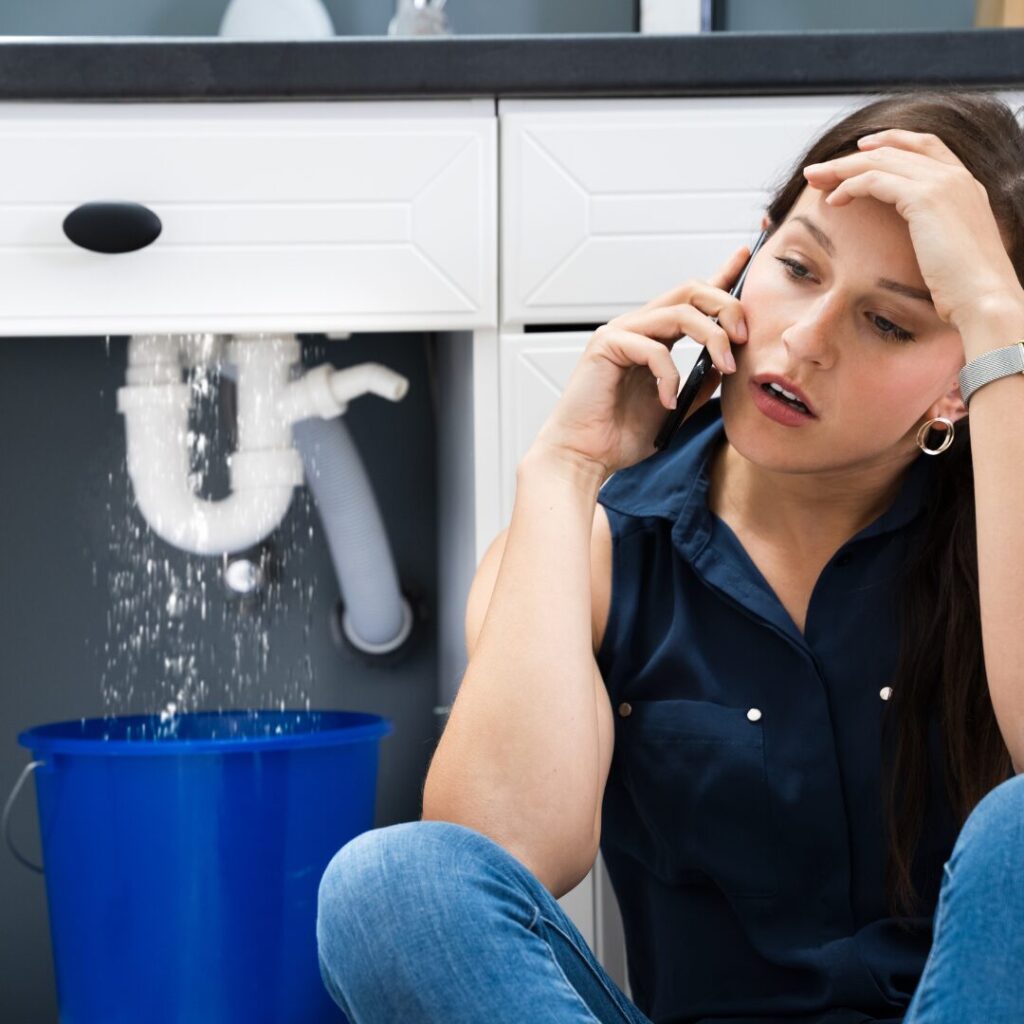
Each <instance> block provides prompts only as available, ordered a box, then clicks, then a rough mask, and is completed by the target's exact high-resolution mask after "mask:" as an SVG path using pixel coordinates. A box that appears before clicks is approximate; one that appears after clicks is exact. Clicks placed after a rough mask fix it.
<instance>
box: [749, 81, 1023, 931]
mask: <svg viewBox="0 0 1024 1024" xmlns="http://www.w3.org/2000/svg"><path fill="white" fill-rule="evenodd" d="M884 128H904V129H909V130H910V131H915V132H927V133H931V134H933V135H936V136H938V138H940V139H941V140H942V141H943V142H944V143H945V144H946V145H947V146H948V147H949V148H950V149H951V150H952V151H953V152H954V153H955V154H956V156H957V157H958V158H959V159H960V161H961V162H962V163H963V164H964V166H965V167H966V168H967V169H968V170H969V171H970V172H971V174H972V175H973V176H974V177H975V178H976V179H977V180H978V181H979V182H981V184H982V185H983V186H984V188H985V190H986V191H987V193H988V198H989V203H990V205H991V207H992V211H993V213H994V215H995V219H996V222H997V223H998V225H999V228H1000V231H1001V233H1002V236H1003V240H1004V244H1005V245H1006V246H1007V251H1008V253H1009V256H1010V259H1011V261H1012V263H1013V266H1014V269H1015V270H1016V272H1017V277H1018V279H1019V280H1021V281H1022V282H1024V130H1022V128H1021V125H1020V123H1019V122H1018V120H1017V117H1016V115H1015V113H1014V112H1013V111H1012V110H1011V109H1010V108H1009V107H1008V106H1007V105H1006V104H1005V103H1004V102H1003V101H1002V100H1001V99H999V98H998V97H997V96H995V95H992V94H989V93H982V92H975V93H971V92H964V91H955V90H954V91H949V90H942V91H934V92H921V91H910V92H905V93H899V94H893V95H888V96H881V97H879V98H876V99H875V100H874V101H873V102H871V103H868V104H867V105H866V106H863V107H860V108H859V109H857V110H855V111H854V112H853V113H851V114H850V115H848V116H847V117H844V118H843V119H842V120H840V121H838V122H837V123H835V124H833V125H831V126H830V127H828V128H827V129H826V130H825V132H824V133H823V134H821V135H820V136H819V137H818V138H817V139H816V140H815V141H814V142H813V143H812V144H811V145H810V147H809V148H808V149H807V151H806V152H805V153H804V154H803V156H802V157H801V158H800V160H799V161H798V162H797V164H796V165H795V166H794V168H793V169H792V171H791V172H790V173H788V174H787V176H786V177H785V179H784V180H783V182H782V184H781V185H780V186H779V187H778V188H776V189H775V190H774V192H773V194H772V197H771V199H770V202H769V204H768V207H767V213H768V216H769V219H770V221H771V225H770V227H769V230H770V231H774V230H775V229H776V228H777V227H778V226H779V225H780V224H781V223H782V222H783V220H784V219H785V218H786V216H787V215H788V213H789V212H790V210H791V209H792V207H793V205H794V203H795V202H796V200H797V197H798V196H799V195H800V193H801V192H802V191H803V188H804V187H805V185H806V179H805V178H804V176H803V168H804V166H805V165H807V164H810V163H821V162H823V161H825V160H831V159H833V158H834V157H837V156H842V155H844V154H847V153H855V152H858V147H857V139H858V138H860V137H861V136H862V135H868V134H871V133H872V132H877V131H881V130H882V129H884ZM940 434H941V431H940ZM940 440H941V437H936V436H934V435H932V436H931V438H930V440H929V442H928V443H929V445H930V446H931V447H935V446H936V445H937V444H938V442H939V441H940ZM921 457H922V458H926V457H927V456H921ZM934 462H935V467H934V469H935V472H934V474H933V475H932V477H931V479H932V481H933V484H934V490H933V491H932V492H931V494H930V497H929V507H928V510H927V513H926V520H925V523H924V525H923V526H922V527H921V528H920V530H919V532H918V535H917V537H916V542H915V543H914V544H913V545H912V547H911V549H910V552H909V553H908V558H907V561H906V563H905V565H904V568H903V575H902V578H901V582H900V584H899V586H900V614H901V619H900V628H901V636H900V641H901V643H900V654H899V660H898V662H897V667H896V670H895V674H894V678H893V695H892V699H890V701H889V702H888V705H887V706H886V708H885V727H886V730H887V735H891V734H889V733H888V730H891V729H893V728H895V729H896V741H895V754H894V757H893V759H892V764H891V765H890V769H889V771H888V773H887V774H888V785H887V786H886V791H885V794H884V799H885V804H886V824H887V829H888V833H889V853H888V858H887V864H886V875H885V879H886V883H885V884H886V897H887V900H888V903H889V907H890V910H891V912H892V913H893V915H894V916H897V917H898V916H900V914H903V913H905V914H913V913H915V912H918V910H919V902H920V896H919V894H918V892H917V890H916V889H915V885H914V882H913V879H912V867H913V864H914V855H915V851H916V848H917V845H918V842H919V840H920V837H921V829H922V825H923V821H924V811H925V806H926V804H927V802H928V799H929V777H930V772H929V759H928V733H929V725H930V722H931V721H932V720H934V721H935V722H936V724H937V725H938V727H939V729H940V730H941V733H942V738H943V745H942V749H943V753H944V779H945V788H946V795H947V797H948V799H949V802H950V805H951V806H952V809H953V812H954V815H955V816H956V818H957V826H958V827H961V826H962V825H963V823H964V821H965V820H966V818H967V816H968V814H969V813H970V811H971V810H972V808H973V807H974V806H975V804H977V803H978V801H979V800H981V798H982V797H983V796H984V795H985V794H986V793H987V792H988V791H989V790H990V789H992V788H993V787H994V786H996V785H998V784H999V783H1000V782H1003V781H1005V780H1006V779H1007V778H1008V777H1009V776H1010V775H1011V774H1012V763H1011V760H1010V755H1009V752H1008V750H1007V748H1006V745H1005V743H1004V741H1003V738H1002V734H1001V733H1000V731H999V727H998V724H997V722H996V718H995V713H994V711H993V709H992V703H991V700H990V698H989V693H988V680H987V678H986V675H985V660H984V656H983V652H982V645H981V614H980V608H979V599H978V556H977V539H976V536H975V507H974V477H973V468H972V463H971V436H970V429H969V424H968V422H967V417H963V418H961V419H960V420H959V422H957V424H956V431H955V438H954V440H953V444H952V446H951V447H950V448H948V449H947V450H946V451H945V452H943V453H942V455H939V456H936V457H935V459H934ZM929 468H932V467H929ZM901 782H902V785H900V783H901Z"/></svg>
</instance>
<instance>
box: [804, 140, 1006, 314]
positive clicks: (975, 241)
mask: <svg viewBox="0 0 1024 1024" xmlns="http://www.w3.org/2000/svg"><path fill="white" fill-rule="evenodd" d="M857 145H858V146H859V147H860V152H859V153H851V154H849V155H848V156H841V157H836V158H835V159H834V160H826V161H825V162H824V163H820V164H808V165H807V166H806V167H805V168H804V176H805V177H806V179H807V183H808V185H810V186H811V187H812V188H817V189H821V190H823V191H825V192H831V194H830V195H828V196H827V197H826V199H825V202H826V203H828V204H829V205H830V206H837V207H838V206H845V205H846V204H847V203H849V202H851V201H852V200H854V199H856V198H858V197H860V196H871V197H873V198H875V199H878V200H880V201H881V202H884V203H892V205H893V206H895V207H896V210H897V212H898V213H899V214H900V216H902V217H903V219H904V220H906V222H907V224H908V225H909V227H910V240H911V242H912V244H913V246H914V252H915V254H916V256H917V263H918V266H919V267H920V270H921V276H922V277H923V278H924V281H925V284H926V286H927V287H928V289H929V291H930V292H931V295H932V302H933V303H934V304H935V312H936V313H937V314H938V315H939V317H940V318H941V319H942V320H943V321H945V322H946V323H949V324H952V325H953V326H954V327H956V328H957V329H961V328H962V326H963V325H964V324H966V323H968V322H970V320H971V319H972V318H973V317H974V316H975V314H977V313H983V312H984V311H986V310H987V309H991V308H993V306H995V307H1000V306H1001V305H1006V304H1016V305H1017V306H1018V307H1021V306H1024V289H1022V288H1021V285H1020V282H1019V281H1018V280H1017V275H1016V273H1015V271H1014V269H1013V264H1012V263H1011V262H1010V257H1009V256H1008V255H1007V253H1006V249H1005V248H1004V246H1003V240H1002V238H1001V237H1000V233H999V226H998V225H997V223H996V220H995V216H994V215H993V213H992V207H991V206H990V205H989V201H988V193H987V192H986V191H985V189H984V187H983V186H982V185H981V183H980V182H979V181H978V180H977V179H976V178H975V177H974V175H972V174H971V172H970V171H968V170H967V168H966V167H965V166H964V165H963V164H962V163H961V162H960V160H959V159H958V158H957V156H956V155H955V154H954V153H953V152H952V151H951V150H950V149H949V148H948V147H947V146H946V144H945V143H944V142H943V141H942V140H941V139H940V138H938V137H937V136H935V135H931V134H926V133H923V132H912V131H906V130H904V129H902V128H889V129H887V130H885V131H881V132H877V133H875V134H874V135H865V136H863V137H862V138H861V139H860V140H858V143H857Z"/></svg>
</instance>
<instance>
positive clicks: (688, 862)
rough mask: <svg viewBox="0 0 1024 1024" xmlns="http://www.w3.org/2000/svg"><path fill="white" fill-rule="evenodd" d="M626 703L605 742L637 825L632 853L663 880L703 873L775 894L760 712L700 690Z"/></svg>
mask: <svg viewBox="0 0 1024 1024" xmlns="http://www.w3.org/2000/svg"><path fill="white" fill-rule="evenodd" d="M620 707H621V706H620ZM629 707H630V709H631V710H630V712H629V714H628V715H627V716H625V717H620V718H619V719H618V723H617V724H618V729H617V732H616V738H615V749H616V753H617V754H620V753H621V757H622V761H621V763H622V764H623V766H624V768H625V784H626V787H627V789H628V791H629V794H630V797H631V798H632V800H633V803H634V806H635V808H636V812H637V814H638V815H639V817H640V818H641V819H642V821H643V823H644V826H645V828H646V834H645V836H644V839H645V843H644V846H645V848H644V849H643V850H640V851H637V852H638V853H639V854H640V856H641V859H643V860H644V861H645V862H646V863H647V865H648V867H649V868H650V869H651V870H652V871H653V872H654V873H655V874H656V875H657V876H658V877H660V878H662V879H663V880H664V881H666V882H669V883H675V884H685V883H693V882H698V883H699V882H703V883H704V884H706V883H707V881H708V880H709V879H710V880H711V881H712V882H714V883H715V884H716V885H718V887H719V888H720V889H721V890H722V892H723V893H725V894H726V895H727V896H735V897H767V896H773V895H775V894H776V893H777V892H778V890H779V844H778V842H777V837H776V832H775V823H774V820H773V817H772V798H771V792H770V790H769V786H768V774H767V769H766V764H765V750H764V735H763V732H762V727H761V721H760V720H757V721H751V720H750V719H749V718H748V717H747V710H748V709H747V708H732V707H725V706H724V705H721V704H714V703H711V702H709V701H701V700H634V701H630V702H629Z"/></svg>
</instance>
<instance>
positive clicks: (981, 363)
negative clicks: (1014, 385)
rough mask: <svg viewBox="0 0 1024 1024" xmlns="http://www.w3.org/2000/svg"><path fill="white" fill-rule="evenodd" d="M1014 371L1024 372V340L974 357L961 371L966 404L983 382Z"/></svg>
mask: <svg viewBox="0 0 1024 1024" xmlns="http://www.w3.org/2000/svg"><path fill="white" fill-rule="evenodd" d="M1013 373H1024V341H1018V342H1016V343H1015V344H1013V345H1007V346H1006V347H1005V348H997V349H993V350H992V351H991V352H986V353H984V355H980V356H978V358H977V359H972V360H971V361H970V362H969V363H968V364H967V365H966V366H965V367H964V368H963V369H962V370H961V371H960V377H959V380H960V397H961V398H962V399H963V400H964V405H968V404H969V403H970V401H971V395H973V394H974V392H975V391H977V390H978V388H980V387H981V386H982V385H983V384H991V383H992V381H994V380H999V378H1000V377H1009V376H1010V374H1013Z"/></svg>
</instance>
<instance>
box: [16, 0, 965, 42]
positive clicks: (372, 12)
mask: <svg viewBox="0 0 1024 1024" xmlns="http://www.w3.org/2000/svg"><path fill="white" fill-rule="evenodd" d="M324 6H325V7H326V8H327V10H328V12H329V13H330V15H331V20H332V21H333V23H334V29H335V32H336V33H337V34H338V35H343V36H365V35H384V34H385V33H386V32H387V25H388V21H389V19H390V18H391V15H392V14H393V13H394V10H395V0H324ZM226 7H227V0H104V2H102V3H87V4H83V3H81V2H80V0H5V2H4V3H3V4H2V5H0V34H4V35H93V36H96V35H111V36H121V35H135V36H193V35H200V36H210V35H216V34H217V29H218V26H219V25H220V20H221V17H222V15H223V13H224V10H225V9H226ZM445 10H446V11H447V13H448V16H449V18H450V20H451V24H452V28H453V30H454V32H455V33H456V34H457V35H488V34H511V35H519V34H533V33H546V32H630V31H633V29H634V28H635V27H636V25H637V23H638V22H637V18H638V15H637V11H638V10H639V0H572V2H571V3H566V2H564V0H560V2H557V3H552V2H550V0H448V3H447V5H446V7H445ZM715 10H716V23H717V24H718V25H719V26H720V27H721V28H722V29H723V30H725V31H738V32H771V31H776V32H781V31H799V30H801V29H872V28H891V29H900V28H908V29H910V28H957V29H963V28H970V27H972V26H973V24H974V0H901V2H899V3H893V2H892V0H861V2H859V3H855V4H852V3H842V4H840V3H822V2H821V0H716V4H715Z"/></svg>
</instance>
